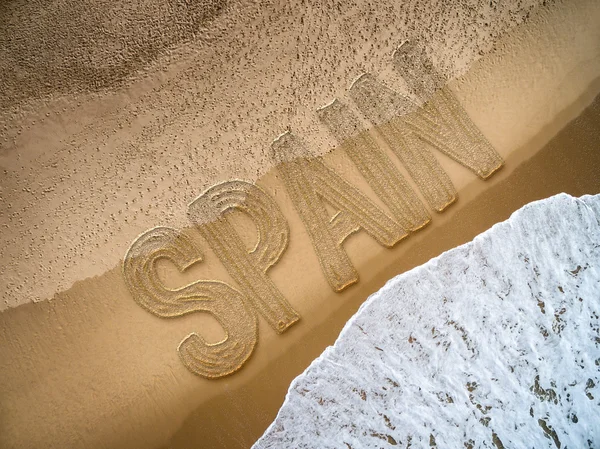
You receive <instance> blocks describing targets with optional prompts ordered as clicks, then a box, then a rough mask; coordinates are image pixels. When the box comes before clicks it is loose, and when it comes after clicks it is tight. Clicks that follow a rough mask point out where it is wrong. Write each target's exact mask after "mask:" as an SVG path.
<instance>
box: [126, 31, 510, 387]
mask: <svg viewBox="0 0 600 449" xmlns="http://www.w3.org/2000/svg"><path fill="white" fill-rule="evenodd" d="M392 61H393V65H394V68H395V69H396V70H397V71H398V72H399V73H400V74H401V76H402V77H403V78H404V80H405V81H406V84H407V86H408V89H409V91H410V93H411V98H409V97H407V96H404V95H401V94H399V93H397V92H395V91H393V90H392V89H390V88H388V87H387V86H385V85H384V84H383V83H382V82H380V81H379V80H378V79H377V78H376V77H374V76H372V75H369V74H363V75H361V76H360V77H359V78H358V79H357V80H355V81H354V83H353V84H352V86H351V87H350V92H349V96H350V98H351V99H352V101H353V102H354V103H355V106H356V108H357V109H358V111H360V113H361V114H362V115H363V116H364V117H359V116H358V115H357V114H355V113H354V112H353V109H352V108H350V107H349V106H348V105H346V104H344V103H343V102H341V101H339V100H337V99H336V100H334V101H333V102H331V103H329V104H328V105H326V106H324V107H323V108H321V109H319V110H318V111H317V113H318V116H319V119H320V121H321V123H322V124H323V125H324V126H325V127H326V128H327V129H328V130H329V131H330V132H331V134H332V135H333V137H334V138H335V139H336V140H337V142H338V144H339V145H340V147H341V148H343V151H344V153H345V154H346V155H347V157H348V158H349V159H350V160H351V161H352V163H353V164H354V165H355V166H356V168H357V169H358V170H359V172H360V173H361V175H362V176H363V177H364V179H365V181H366V183H367V184H368V185H369V186H370V187H371V189H372V190H373V192H374V193H375V194H376V195H377V197H378V198H379V199H380V200H381V202H382V203H383V204H384V205H385V206H386V208H387V210H383V209H382V208H380V207H379V206H378V205H376V204H375V203H374V202H373V201H371V199H369V198H368V197H367V196H366V195H365V194H363V193H362V192H361V191H359V190H358V189H357V188H355V187H354V186H352V185H351V184H350V183H348V182H347V181H346V180H345V179H344V178H342V177H341V176H340V175H339V174H337V173H336V172H335V171H334V170H333V169H331V168H329V167H328V166H327V165H326V164H325V163H324V161H323V160H322V158H321V157H313V156H310V153H309V150H308V149H307V147H306V145H305V143H304V142H303V140H302V139H301V138H300V137H298V136H295V135H294V134H293V133H292V132H291V131H289V130H288V131H286V132H285V133H284V134H282V135H281V136H279V137H278V138H277V139H276V140H275V141H274V142H273V144H272V145H271V154H272V157H273V160H274V161H275V162H276V163H277V166H276V167H277V171H278V173H279V174H280V175H281V177H282V178H283V181H284V184H285V186H286V190H287V192H288V194H289V197H290V198H291V201H292V202H293V205H294V208H295V209H296V211H297V213H298V215H299V216H300V218H301V220H302V222H303V223H304V226H305V227H306V231H307V233H308V235H309V237H310V239H311V240H312V244H313V247H314V250H315V252H316V254H317V257H318V260H319V263H320V265H321V268H322V272H323V275H324V276H325V278H326V279H327V282H328V283H329V285H330V286H331V288H332V289H333V290H334V291H335V292H341V291H342V290H344V289H345V288H347V287H349V286H350V285H353V284H355V283H356V282H358V279H359V276H358V273H357V271H356V269H355V268H354V266H353V264H352V262H351V261H350V259H349V257H348V255H347V253H346V252H345V250H344V247H343V243H344V241H345V240H346V238H348V237H349V236H350V235H352V234H354V233H356V232H358V231H364V232H366V233H367V234H368V235H369V236H370V237H372V238H373V239H374V240H375V241H376V242H377V243H379V244H380V245H382V246H384V247H386V248H392V247H393V246H395V245H396V244H397V243H398V242H400V241H401V240H403V239H405V238H407V237H408V236H409V235H410V233H411V232H415V231H417V230H419V229H421V228H423V227H424V226H426V225H427V224H428V223H429V222H430V221H431V215H430V214H429V212H428V209H427V208H426V207H425V206H424V204H423V203H422V202H421V200H420V198H419V197H418V196H417V194H416V193H415V191H414V190H413V189H412V188H411V187H410V186H409V184H408V183H407V181H406V179H405V178H404V176H403V175H402V173H401V172H400V171H399V170H398V169H397V168H396V167H395V165H394V162H393V161H392V159H391V158H390V157H389V156H388V152H387V150H386V149H384V147H383V145H385V146H387V147H388V149H389V150H391V152H392V153H393V154H394V156H395V157H396V158H397V159H398V160H399V161H400V163H401V164H402V166H403V167H405V169H406V171H407V172H408V173H409V175H410V177H411V178H412V180H413V182H414V183H415V184H416V186H417V187H418V188H419V190H420V192H421V194H422V196H423V198H424V199H425V200H426V201H427V203H428V204H429V206H430V207H431V209H433V210H435V211H437V212H442V211H444V210H445V209H446V208H447V207H448V206H449V205H451V204H452V203H453V202H454V201H456V199H457V193H456V190H455V188H454V186H453V184H452V182H451V180H450V178H449V176H448V175H447V174H446V172H445V171H444V170H443V169H442V167H441V166H440V164H439V163H438V162H437V159H436V158H435V157H434V155H433V152H432V150H437V151H439V152H441V153H443V154H445V155H446V156H449V157H450V158H452V159H454V160H455V161H457V162H458V163H460V164H462V165H463V166H465V167H466V168H468V169H469V170H471V171H472V172H473V173H475V174H476V175H477V176H479V177H480V178H481V179H486V178H488V177H489V176H491V175H492V174H493V173H494V172H495V171H496V170H498V169H499V168H500V167H501V166H502V164H503V161H502V159H501V157H500V156H499V155H498V153H497V152H496V150H495V149H494V148H493V147H492V146H491V145H490V143H489V142H488V141H487V140H486V138H485V137H484V136H483V135H482V134H481V132H480V131H479V130H478V129H477V127H476V126H475V125H474V124H473V122H472V121H471V119H470V118H469V116H468V115H467V113H466V112H465V111H464V109H463V108H462V107H461V105H460V104H459V102H458V101H457V99H456V98H455V97H454V95H453V93H452V92H451V90H450V89H449V88H448V87H445V82H446V80H445V79H443V77H442V76H440V75H439V74H438V73H437V72H436V70H435V68H434V66H433V63H432V62H431V60H430V59H429V58H428V57H427V56H426V54H425V51H424V50H423V49H422V48H421V47H420V46H418V45H415V44H413V43H412V42H404V43H403V44H402V45H400V46H399V47H398V49H397V50H396V52H395V53H394V55H393V57H392ZM415 99H416V101H415ZM365 119H366V120H365ZM367 121H368V122H370V126H367V125H366V123H367ZM331 210H335V212H334V213H333V214H332V213H331ZM232 211H239V212H242V213H243V214H245V215H246V216H247V217H249V218H250V219H251V220H252V222H253V223H254V225H255V227H256V231H257V241H256V244H255V246H254V248H253V249H252V250H251V251H249V250H248V247H247V245H246V244H245V242H244V241H243V239H242V237H241V235H240V233H239V232H238V231H237V230H236V227H235V225H234V223H232V221H231V220H229V219H228V215H229V214H230V212H232ZM188 217H189V219H190V221H191V222H192V224H193V225H194V227H195V229H196V230H197V231H198V232H199V233H200V234H201V236H202V237H203V238H204V239H205V240H206V242H207V243H208V245H210V247H211V249H212V250H213V251H214V253H215V254H216V255H217V257H218V258H219V260H220V262H221V263H222V264H223V266H224V267H225V269H226V270H227V272H228V273H229V274H230V275H231V277H232V279H233V280H234V281H235V282H236V284H237V287H236V288H234V287H233V286H231V285H228V284H227V283H224V282H221V281H218V280H198V281H197V282H194V283H192V284H190V285H187V286H185V287H182V288H179V289H169V288H167V287H166V286H165V285H164V284H163V283H162V282H161V281H160V278H159V275H158V273H157V267H156V263H157V261H159V260H161V259H167V260H169V261H170V262H172V263H173V264H175V266H176V267H178V268H179V270H181V271H184V270H185V269H186V268H188V267H190V266H191V265H193V264H195V263H197V262H200V261H203V257H204V256H203V252H202V250H201V249H200V248H198V247H197V244H196V243H194V242H192V239H191V238H190V237H189V236H188V235H187V234H186V233H185V232H183V231H179V230H177V229H173V228H168V227H156V228H153V229H150V230H148V231H146V232H145V233H143V234H142V235H140V236H139V237H138V238H137V239H136V240H135V241H134V242H133V244H132V245H131V247H130V248H129V250H128V252H127V254H126V256H125V259H124V262H123V273H124V276H125V280H126V283H127V285H128V287H129V290H130V291H131V293H132V295H133V297H134V299H135V301H136V302H137V303H138V304H139V305H140V306H142V307H143V308H144V309H145V310H147V311H148V312H151V313H153V314H154V315H157V316H159V317H162V318H172V317H179V316H182V315H185V314H189V313H193V312H208V313H210V314H211V315H213V316H214V317H215V318H216V319H217V320H218V322H219V323H220V325H221V326H222V327H223V329H224V331H225V338H224V339H223V340H222V341H220V342H218V343H214V344H208V343H207V342H206V341H205V340H204V339H203V338H202V337H200V336H199V335H198V334H196V333H192V334H190V335H189V336H187V337H186V338H185V339H183V341H182V342H181V343H180V344H179V347H178V352H179V355H180V357H181V360H182V362H183V364H184V365H185V366H186V367H187V369H189V370H190V371H191V372H193V373H194V374H197V375H199V376H202V377H204V378H208V379H214V378H218V377H223V376H226V375H229V374H232V373H234V372H236V371H237V370H239V369H240V368H241V367H242V366H243V365H244V363H245V362H246V361H247V360H248V358H249V357H250V356H251V354H252V352H253V350H254V347H255V346H256V344H257V341H258V322H257V319H258V318H257V315H261V316H262V317H263V318H264V319H265V320H266V322H267V323H268V324H269V326H270V327H271V328H272V329H273V330H274V331H275V332H277V333H283V332H285V331H286V330H287V329H288V328H289V327H290V326H292V325H293V324H294V323H296V322H297V321H298V320H299V319H300V316H299V314H298V313H297V312H296V311H295V310H294V308H293V306H292V305H291V304H290V303H289V302H288V301H287V300H286V298H284V297H283V295H282V293H281V292H280V291H279V289H278V288H277V286H276V285H275V284H274V283H273V281H272V280H271V279H270V278H269V276H268V270H269V269H270V268H271V267H272V266H273V265H275V264H276V263H277V262H278V260H279V259H280V257H281V256H282V254H283V253H284V251H285V250H286V248H287V246H288V242H289V239H290V231H289V226H288V223H287V221H286V218H285V217H284V215H283V213H282V212H281V210H280V209H279V207H278V205H277V203H276V202H275V200H274V199H273V198H272V197H271V196H269V195H268V194H267V193H266V192H265V191H263V190H262V189H261V188H260V187H258V186H256V185H254V184H251V183H248V182H245V181H240V180H232V181H226V182H222V183H220V184H217V185H215V186H212V187H211V188H209V189H208V190H206V191H205V192H204V193H203V194H201V195H200V196H199V197H198V198H197V199H196V200H194V201H193V202H192V203H191V204H190V205H189V208H188Z"/></svg>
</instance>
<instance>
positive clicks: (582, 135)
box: [164, 97, 600, 448]
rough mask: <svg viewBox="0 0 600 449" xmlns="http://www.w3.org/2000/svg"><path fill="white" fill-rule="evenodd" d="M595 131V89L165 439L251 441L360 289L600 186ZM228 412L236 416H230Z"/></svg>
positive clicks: (598, 106)
mask: <svg viewBox="0 0 600 449" xmlns="http://www.w3.org/2000/svg"><path fill="white" fill-rule="evenodd" d="M571 112H572V111H568V110H567V111H564V112H563V114H562V115H563V117H565V116H569V115H570V113H571ZM563 117H560V118H558V119H557V122H558V123H560V121H561V119H562V118H563ZM552 129H553V125H552V124H551V125H548V126H547V127H546V129H545V130H544V131H542V132H541V133H540V134H539V135H538V136H536V138H535V139H533V140H532V141H531V143H530V144H529V145H528V146H527V147H525V148H523V149H522V150H523V151H524V153H527V152H528V150H529V151H531V150H532V149H533V148H536V147H537V143H538V142H539V141H544V140H546V139H547V137H548V135H549V134H551V133H552ZM598 136H600V97H597V98H596V99H595V100H594V102H593V104H592V105H591V106H589V108H587V109H586V110H585V111H584V112H583V113H582V114H581V115H580V116H578V117H577V118H575V119H574V120H573V121H572V122H570V123H569V124H568V125H567V126H566V127H565V128H564V129H563V130H561V131H560V133H559V134H558V135H556V136H555V137H554V138H552V139H551V140H550V142H549V143H547V144H546V145H545V146H544V147H543V148H542V149H541V150H539V152H537V153H536V154H535V155H534V156H533V157H531V158H530V159H528V160H525V161H524V162H523V161H522V159H523V155H522V153H520V152H517V154H516V155H515V156H514V157H513V158H509V159H508V160H507V161H506V165H507V167H516V168H514V169H513V170H505V171H503V172H500V173H498V175H497V176H496V177H494V178H493V179H492V180H490V186H489V187H488V188H487V189H486V190H485V191H484V192H481V189H480V188H479V186H476V185H475V186H470V187H467V188H466V189H464V190H463V191H462V192H461V201H464V202H467V201H468V204H466V205H463V207H462V208H460V209H456V210H453V211H449V212H448V214H447V215H445V216H443V217H444V218H443V219H441V218H442V216H438V217H436V219H437V221H436V222H435V224H434V225H432V226H430V227H428V228H426V229H424V230H423V231H421V232H420V233H419V234H417V235H415V236H413V237H412V241H411V242H410V244H408V245H407V246H408V247H406V248H403V250H402V251H401V252H400V251H398V252H395V251H391V252H389V253H388V254H384V255H383V257H382V256H380V257H378V258H376V259H374V260H372V261H370V262H368V263H366V264H364V266H365V267H366V266H369V271H366V270H364V269H363V270H361V273H364V274H365V275H366V276H363V277H362V279H361V289H360V290H358V289H356V290H355V291H352V290H349V291H348V292H347V293H344V294H342V295H335V294H331V295H330V297H329V298H326V301H335V302H338V301H340V300H341V301H343V304H341V306H340V307H339V309H338V310H337V311H336V313H333V314H331V315H330V316H328V318H327V320H326V321H324V322H322V323H320V324H318V325H316V326H314V327H312V328H311V329H310V331H309V332H306V335H305V336H304V337H303V338H302V343H296V344H293V345H292V346H291V347H290V348H288V349H287V351H286V353H285V354H284V355H283V356H281V357H278V358H276V359H275V360H273V361H271V362H270V363H269V364H268V366H266V367H264V368H263V369H262V370H261V371H260V372H259V373H258V374H257V375H256V376H255V377H253V378H252V379H251V380H249V381H248V382H247V383H246V384H244V386H243V387H241V388H239V389H234V390H231V391H227V392H226V393H224V394H221V395H219V396H217V397H216V398H214V399H211V400H210V401H209V402H208V403H206V404H203V405H202V407H201V408H199V409H198V410H196V411H195V412H194V413H193V414H192V415H191V416H190V417H189V418H188V419H186V421H185V423H184V425H183V426H182V428H181V429H180V430H179V431H178V432H177V433H176V434H175V436H174V437H173V438H172V439H171V440H170V441H169V443H168V445H166V446H164V447H165V448H166V447H169V448H184V447H188V446H189V444H190V442H202V447H211V448H212V447H215V448H217V447H222V448H230V447H239V448H245V447H250V446H251V445H252V444H253V443H254V441H255V440H256V439H258V437H260V435H262V433H263V432H264V430H266V428H267V427H268V426H269V424H270V423H271V421H272V420H273V419H274V417H275V415H276V414H277V411H278V410H279V407H280V406H281V404H282V403H283V399H284V397H285V393H286V392H287V388H288V387H289V384H290V382H291V381H292V380H293V379H294V378H295V377H296V376H297V375H299V374H300V373H301V372H302V371H304V367H306V366H308V365H309V364H310V362H311V361H312V360H314V359H315V358H316V357H318V356H319V355H320V353H321V352H322V351H323V350H324V349H325V348H326V347H327V346H329V345H330V344H332V343H333V342H334V341H335V339H336V338H337V335H338V334H339V332H340V331H341V330H342V328H343V326H344V325H345V324H346V321H347V320H348V319H349V318H350V317H351V316H352V315H353V314H354V313H355V312H356V311H357V310H358V308H359V307H360V305H361V304H362V303H363V301H364V294H363V292H364V291H367V292H375V291H377V290H379V289H380V288H381V287H382V286H383V285H384V284H385V283H386V282H387V280H388V279H390V278H391V277H393V276H395V275H396V274H398V273H402V272H404V271H407V270H410V269H411V268H414V267H416V266H419V265H421V264H423V263H425V262H426V261H428V260H429V259H431V258H432V257H435V256H437V255H439V254H441V253H442V252H444V251H447V250H449V249H451V248H454V247H456V246H458V245H461V244H464V243H466V242H469V241H471V240H472V239H473V238H474V237H475V236H476V235H478V234H479V233H481V232H483V231H485V230H486V229H489V228H490V227H491V226H493V225H494V224H495V223H498V222H500V221H504V220H506V219H507V218H508V217H509V216H510V215H511V213H513V212H514V211H515V210H517V209H519V208H520V207H522V206H524V205H525V204H527V203H529V202H531V201H535V200H539V199H542V198H547V197H549V196H552V195H555V194H557V193H560V192H566V193H569V194H571V195H574V196H581V195H584V194H595V193H600V176H598V173H600V147H599V146H600V140H599V139H598ZM517 163H519V164H518V166H517ZM407 243H408V242H407ZM386 256H387V257H386ZM232 416H236V417H239V418H238V419H235V420H234V419H232Z"/></svg>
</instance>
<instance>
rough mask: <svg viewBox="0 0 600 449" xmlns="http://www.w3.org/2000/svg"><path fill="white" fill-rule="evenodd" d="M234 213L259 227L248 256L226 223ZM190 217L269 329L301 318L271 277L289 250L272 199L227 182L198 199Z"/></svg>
mask: <svg viewBox="0 0 600 449" xmlns="http://www.w3.org/2000/svg"><path fill="white" fill-rule="evenodd" d="M233 210H238V211H240V212H243V213H244V214H246V215H247V216H248V217H250V218H251V219H252V221H253V222H254V224H255V225H256V228H257V230H258V240H257V242H256V246H255V248H254V249H253V250H252V251H250V252H248V250H247V248H246V246H245V244H244V242H243V241H242V239H241V237H240V236H239V234H238V233H237V232H236V231H235V229H234V227H233V226H232V224H231V223H230V222H229V221H228V219H227V212H229V211H233ZM188 218H189V219H190V220H191V221H192V223H194V224H195V225H196V227H197V229H198V230H199V231H200V233H201V234H202V236H203V237H204V238H205V239H206V241H207V242H208V243H209V245H210V246H211V248H212V249H213V251H214V252H215V254H216V255H217V257H219V259H220V260H221V262H222V263H223V265H224V266H225V268H226V269H227V271H228V272H229V274H230V275H231V277H232V278H233V279H234V280H235V281H236V282H237V283H238V285H239V286H240V288H241V290H242V292H243V293H244V294H245V296H246V297H247V298H248V299H249V300H250V302H251V303H252V305H253V306H254V308H255V309H256V311H258V313H260V314H261V315H262V316H263V317H264V318H265V320H267V322H268V323H269V326H271V328H273V329H274V330H275V331H276V332H277V333H282V332H284V331H285V330H286V329H287V328H288V327H290V326H291V325H292V324H294V323H295V322H296V321H298V320H299V319H300V316H299V315H298V314H297V313H296V311H295V310H294V309H292V307H291V306H290V304H289V303H288V302H287V301H286V299H285V298H284V297H283V295H282V294H281V292H280V291H279V290H278V289H277V287H276V286H275V284H274V283H273V281H271V279H270V278H269V277H268V276H267V270H268V269H269V268H270V267H272V266H273V265H274V264H275V263H276V262H277V261H278V260H279V258H280V257H281V255H282V254H283V252H284V251H285V249H286V248H287V245H288V241H289V233H290V231H289V227H288V224H287V221H286V219H285V217H284V216H283V214H282V213H281V210H280V209H279V206H277V203H276V202H275V200H273V198H271V197H270V196H269V195H267V194H266V193H265V192H264V191H263V190H262V189H260V188H259V187H257V186H256V185H254V184H250V183H248V182H245V181H226V182H223V183H221V184H217V185H215V186H212V187H211V188H209V189H208V190H207V191H206V192H204V193H203V194H202V195H200V196H199V197H198V198H197V199H196V200H194V201H193V202H192V203H191V204H190V205H189V208H188Z"/></svg>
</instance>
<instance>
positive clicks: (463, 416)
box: [254, 194, 600, 449]
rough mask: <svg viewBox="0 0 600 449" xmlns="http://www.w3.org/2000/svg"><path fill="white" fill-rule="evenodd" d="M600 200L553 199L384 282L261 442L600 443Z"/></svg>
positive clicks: (293, 389)
mask: <svg viewBox="0 0 600 449" xmlns="http://www.w3.org/2000/svg"><path fill="white" fill-rule="evenodd" d="M599 405H600V195H597V196H584V197H581V198H573V197H571V196H569V195H566V194H560V195H557V196H554V197H551V198H548V199H545V200H542V201H537V202H534V203H531V204H528V205H527V206H525V207H523V208H522V209H520V210H519V211H517V212H515V213H514V214H513V215H512V216H511V217H510V219H508V220H507V221H505V222H503V223H499V224H497V225H495V226H493V227H492V228H491V229H490V230H488V231H486V232H485V233H483V234H481V235H479V236H477V237H476V238H475V239H474V240H473V241H472V242H470V243H468V244H465V245H463V246H460V247H458V248H455V249H453V250H451V251H448V252H446V253H444V254H442V255H440V256H439V257H437V258H435V259H432V260H430V261H429V262H427V263H426V264H424V265H422V266H420V267H417V268H415V269H413V270H411V271H409V272H406V273H404V274H401V275H399V276H397V277H395V278H393V279H391V280H390V281H389V282H388V283H387V284H386V285H385V286H384V287H383V288H382V289H381V290H380V291H378V292H377V293H375V294H373V295H372V296H371V297H370V298H369V299H368V300H367V301H366V302H365V303H364V304H363V306H362V307H361V308H360V310H359V311H358V312H357V313H356V315H355V316H354V317H353V318H352V319H351V320H350V321H349V322H348V323H347V324H346V326H345V328H344V329H343V331H342V332H341V334H340V336H339V338H338V340H337V341H336V343H335V344H334V346H332V347H329V348H327V349H326V350H325V351H324V352H323V354H322V355H321V356H320V357H319V358H318V359H316V360H315V361H314V362H313V363H312V364H311V365H310V366H309V368H307V370H306V371H305V372H304V373H303V374H302V375H300V376H299V377H298V378H296V379H295V380H294V382H293V383H292V385H291V386H290V389H289V392H288V394H287V397H286V399H285V402H284V404H283V406H282V408H281V410H280V412H279V414H278V416H277V418H276V419H275V421H274V422H273V424H272V425H271V426H270V427H269V428H268V429H267V431H266V432H265V434H264V435H263V436H262V438H261V439H260V440H259V441H258V442H257V443H256V444H255V446H254V448H256V449H266V448H320V449H326V448H352V449H358V448H387V447H402V448H405V447H413V448H420V447H438V448H464V447H467V448H468V447H471V448H503V447H505V448H536V449H538V448H555V447H558V448H563V449H565V448H572V449H576V448H597V447H600V407H599Z"/></svg>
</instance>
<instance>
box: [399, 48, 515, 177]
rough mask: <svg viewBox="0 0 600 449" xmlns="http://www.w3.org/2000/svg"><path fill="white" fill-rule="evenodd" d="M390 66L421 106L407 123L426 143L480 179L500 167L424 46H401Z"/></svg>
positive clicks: (492, 149)
mask: <svg viewBox="0 0 600 449" xmlns="http://www.w3.org/2000/svg"><path fill="white" fill-rule="evenodd" d="M392 64H393V66H394V68H395V69H396V71H397V72H398V73H399V74H400V75H401V76H402V78H403V79H404V80H405V81H406V84H407V86H408V89H409V91H410V92H411V93H412V94H413V95H414V96H415V97H417V98H419V99H420V100H421V101H422V102H423V103H424V104H423V105H422V108H421V109H420V111H419V112H418V113H417V114H415V115H414V116H413V117H407V122H408V123H409V124H410V125H411V126H412V127H413V128H415V129H416V130H421V131H420V135H421V136H422V137H423V138H424V139H425V140H426V141H428V142H429V143H430V144H431V145H433V146H434V147H435V148H437V149H438V150H440V151H442V152H443V153H445V154H446V155H448V156H449V157H451V158H452V159H454V160H456V161H457V162H458V163H460V164H462V165H464V166H465V167H467V168H468V169H469V170H471V171H472V172H473V173H475V174H476V175H477V176H479V177H480V178H482V179H487V178H488V177H490V176H491V175H492V174H493V173H494V172H496V171H497V170H498V169H500V168H501V167H502V165H503V164H504V161H503V160H502V158H501V157H500V155H499V154H498V153H497V151H496V150H495V149H494V147H493V146H492V145H491V144H490V142H489V141H488V140H487V139H486V138H485V136H484V135H483V134H482V133H481V131H480V130H479V129H478V128H477V126H476V125H475V124H474V123H473V121H472V120H471V118H470V117H469V115H468V114H467V112H466V111H465V110H464V108H463V107H462V106H461V104H460V103H459V101H458V100H457V99H456V97H455V96H454V93H453V92H452V90H451V89H450V87H448V85H447V80H446V79H445V77H444V76H442V74H441V73H440V71H439V70H437V69H436V68H435V66H434V64H433V62H432V61H431V59H430V58H429V57H428V56H427V54H426V52H425V48H424V46H422V45H419V44H418V43H417V42H413V41H405V42H403V43H402V44H401V45H400V46H399V47H398V48H397V49H396V51H395V52H394V54H393V55H392ZM431 124H435V125H437V127H438V130H437V133H432V132H431ZM417 132H419V131H417Z"/></svg>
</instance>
